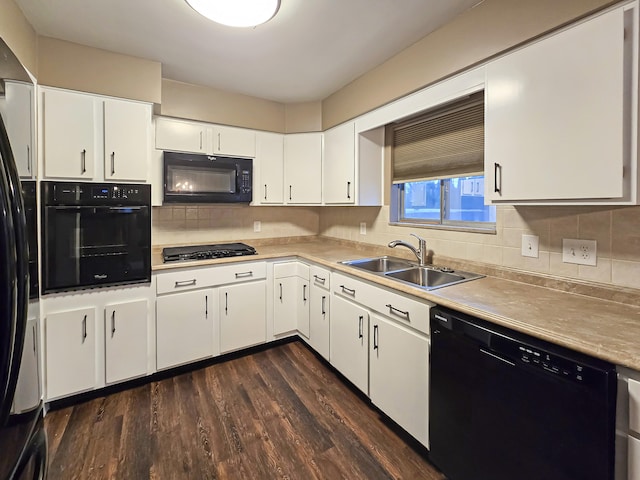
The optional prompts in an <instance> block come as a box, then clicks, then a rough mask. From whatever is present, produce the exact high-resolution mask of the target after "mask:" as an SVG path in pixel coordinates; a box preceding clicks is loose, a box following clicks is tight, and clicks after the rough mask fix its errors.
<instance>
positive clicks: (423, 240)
mask: <svg viewBox="0 0 640 480" xmlns="http://www.w3.org/2000/svg"><path fill="white" fill-rule="evenodd" d="M409 235H411V236H412V237H416V238H417V239H418V242H420V243H423V242H424V243H426V242H427V241H426V240H425V239H424V238H422V237H419V236H418V235H416V234H415V233H410V234H409Z"/></svg>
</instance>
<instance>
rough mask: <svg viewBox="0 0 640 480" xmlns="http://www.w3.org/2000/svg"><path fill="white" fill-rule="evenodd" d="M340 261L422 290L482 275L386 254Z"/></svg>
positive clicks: (473, 278)
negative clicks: (417, 262)
mask: <svg viewBox="0 0 640 480" xmlns="http://www.w3.org/2000/svg"><path fill="white" fill-rule="evenodd" d="M340 263H342V264H343V265H348V266H350V267H354V268H358V269H360V270H365V271H367V272H370V273H375V274H378V275H381V276H384V277H386V278H389V279H393V280H397V281H399V282H402V283H405V284H408V285H411V286H414V287H419V288H422V289H424V290H434V289H436V288H442V287H447V286H449V285H455V284H457V283H462V282H468V281H469V280H475V279H476V278H482V277H483V276H484V275H478V274H476V273H470V272H463V271H460V270H451V269H448V268H445V267H442V268H439V267H435V266H424V267H420V266H418V265H416V264H415V263H414V262H410V261H409V260H404V259H402V258H395V257H388V256H385V257H376V258H363V259H358V260H347V261H344V262H340Z"/></svg>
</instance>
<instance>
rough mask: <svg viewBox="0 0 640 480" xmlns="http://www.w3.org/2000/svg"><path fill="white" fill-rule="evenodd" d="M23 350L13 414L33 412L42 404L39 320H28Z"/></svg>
mask: <svg viewBox="0 0 640 480" xmlns="http://www.w3.org/2000/svg"><path fill="white" fill-rule="evenodd" d="M24 333H25V334H24V345H23V348H22V361H21V363H20V373H19V375H18V383H17V384H16V393H15V396H14V397H13V412H15V413H20V412H24V411H27V410H31V409H33V408H35V407H37V406H38V403H40V396H41V395H40V383H41V382H40V375H39V370H40V369H39V368H38V365H39V361H38V360H39V355H38V351H39V347H38V319H37V318H30V319H28V320H27V328H26V330H25V332H24Z"/></svg>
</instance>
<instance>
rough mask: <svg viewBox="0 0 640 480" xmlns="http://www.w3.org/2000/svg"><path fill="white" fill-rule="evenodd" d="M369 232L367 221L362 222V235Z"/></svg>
mask: <svg viewBox="0 0 640 480" xmlns="http://www.w3.org/2000/svg"><path fill="white" fill-rule="evenodd" d="M366 234H367V222H360V235H366Z"/></svg>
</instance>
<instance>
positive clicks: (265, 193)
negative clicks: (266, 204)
mask: <svg viewBox="0 0 640 480" xmlns="http://www.w3.org/2000/svg"><path fill="white" fill-rule="evenodd" d="M264 199H265V200H266V199H267V184H266V183H265V184H264Z"/></svg>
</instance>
